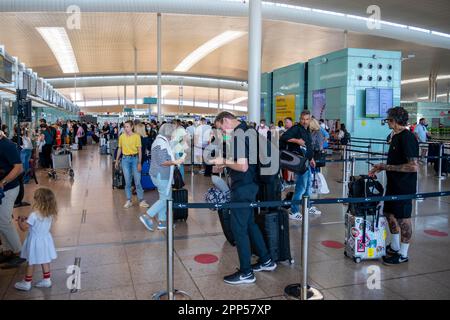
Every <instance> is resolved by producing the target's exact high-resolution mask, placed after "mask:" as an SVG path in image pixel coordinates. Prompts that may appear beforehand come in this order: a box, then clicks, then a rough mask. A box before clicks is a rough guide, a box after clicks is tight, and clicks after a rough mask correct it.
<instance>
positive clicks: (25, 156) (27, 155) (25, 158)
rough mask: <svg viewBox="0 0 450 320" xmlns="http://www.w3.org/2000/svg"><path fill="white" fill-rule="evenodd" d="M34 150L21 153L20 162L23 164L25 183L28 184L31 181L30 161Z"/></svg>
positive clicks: (23, 150) (25, 150) (24, 150)
mask: <svg viewBox="0 0 450 320" xmlns="http://www.w3.org/2000/svg"><path fill="white" fill-rule="evenodd" d="M32 151H33V150H32V149H22V151H21V152H20V160H21V161H22V164H23V172H24V174H25V176H24V179H23V181H24V182H25V183H26V182H28V181H30V178H29V176H28V170H30V159H31V152H32Z"/></svg>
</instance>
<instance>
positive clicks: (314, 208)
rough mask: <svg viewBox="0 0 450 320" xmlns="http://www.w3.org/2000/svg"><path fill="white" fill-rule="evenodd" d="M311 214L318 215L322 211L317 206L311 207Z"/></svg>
mask: <svg viewBox="0 0 450 320" xmlns="http://www.w3.org/2000/svg"><path fill="white" fill-rule="evenodd" d="M309 214H311V215H316V216H318V215H321V214H322V211H320V210H319V209H317V208H316V207H311V208H309Z"/></svg>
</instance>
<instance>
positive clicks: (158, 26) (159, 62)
mask: <svg viewBox="0 0 450 320" xmlns="http://www.w3.org/2000/svg"><path fill="white" fill-rule="evenodd" d="M157 38H158V39H157V69H158V105H157V113H158V121H161V99H162V97H161V96H162V94H161V13H158V16H157Z"/></svg>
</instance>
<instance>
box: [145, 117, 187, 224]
mask: <svg viewBox="0 0 450 320" xmlns="http://www.w3.org/2000/svg"><path fill="white" fill-rule="evenodd" d="M175 129H176V127H175V126H174V125H172V124H168V123H166V124H163V125H162V126H161V128H160V129H159V133H158V136H157V137H156V140H155V142H154V143H153V145H152V163H151V166H150V176H151V178H152V181H153V183H154V184H155V186H156V188H157V189H158V193H159V199H158V201H156V202H155V203H154V204H153V205H152V206H151V208H150V209H148V210H147V214H143V215H141V216H140V217H139V219H140V220H141V222H142V223H143V224H144V226H145V227H146V228H147V229H148V230H149V231H153V230H154V228H155V222H156V221H153V220H154V219H155V220H157V222H158V223H157V226H156V228H157V229H158V230H164V229H166V228H167V216H166V211H167V200H170V199H172V182H173V174H174V170H175V166H179V165H180V164H182V163H183V162H184V159H183V158H181V159H178V160H176V157H175V154H174V151H173V149H172V146H171V141H172V140H173V139H174V138H175V136H174V134H173V133H174V131H175Z"/></svg>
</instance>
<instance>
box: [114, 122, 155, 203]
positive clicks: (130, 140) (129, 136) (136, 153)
mask: <svg viewBox="0 0 450 320" xmlns="http://www.w3.org/2000/svg"><path fill="white" fill-rule="evenodd" d="M121 154H123V157H122V169H123V175H124V177H125V194H126V195H127V202H126V203H125V205H124V208H126V209H128V208H130V207H132V206H133V202H132V201H131V197H132V193H131V182H132V179H134V185H135V187H136V192H137V196H138V200H139V205H140V206H141V207H143V208H148V207H149V205H148V203H147V202H146V201H145V200H144V190H143V189H142V186H141V171H142V165H141V163H142V162H141V160H142V144H141V136H140V135H138V134H136V133H134V132H133V122H132V121H127V122H125V126H124V133H123V134H122V135H121V136H120V137H119V149H118V151H117V157H116V163H115V166H116V169H118V168H119V163H120V155H121Z"/></svg>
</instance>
